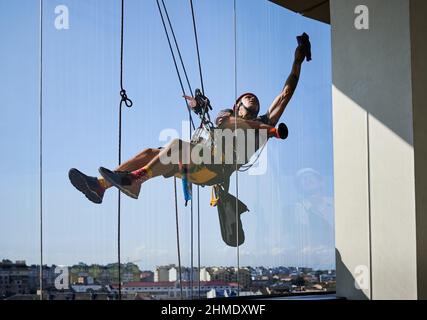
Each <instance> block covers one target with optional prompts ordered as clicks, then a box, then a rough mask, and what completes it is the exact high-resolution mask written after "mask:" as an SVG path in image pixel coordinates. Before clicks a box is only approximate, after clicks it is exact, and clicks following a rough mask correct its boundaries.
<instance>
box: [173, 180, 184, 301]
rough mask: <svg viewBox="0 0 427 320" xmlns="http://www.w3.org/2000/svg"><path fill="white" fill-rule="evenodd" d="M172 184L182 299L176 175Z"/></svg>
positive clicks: (180, 285)
mask: <svg viewBox="0 0 427 320" xmlns="http://www.w3.org/2000/svg"><path fill="white" fill-rule="evenodd" d="M173 186H174V195H175V221H176V246H177V252H178V273H179V275H178V277H179V288H180V292H181V295H180V298H181V299H183V296H182V272H181V249H180V245H179V215H178V196H177V192H176V177H173Z"/></svg>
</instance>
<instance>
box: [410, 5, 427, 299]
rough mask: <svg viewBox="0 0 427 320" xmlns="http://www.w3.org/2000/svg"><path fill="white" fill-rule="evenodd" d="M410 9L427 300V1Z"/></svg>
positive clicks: (422, 285) (422, 291) (421, 265)
mask: <svg viewBox="0 0 427 320" xmlns="http://www.w3.org/2000/svg"><path fill="white" fill-rule="evenodd" d="M410 12H411V54H412V97H413V115H414V149H415V196H416V210H417V215H416V225H417V270H418V272H417V276H418V298H420V299H427V276H426V273H427V167H426V164H427V125H426V124H427V90H426V88H427V59H426V57H427V41H426V32H427V20H426V14H427V1H425V0H412V1H411V3H410Z"/></svg>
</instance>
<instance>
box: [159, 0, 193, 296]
mask: <svg viewBox="0 0 427 320" xmlns="http://www.w3.org/2000/svg"><path fill="white" fill-rule="evenodd" d="M156 3H157V8H158V10H159V14H160V18H161V20H162V25H163V29H164V31H165V35H166V39H167V41H168V45H169V50H170V53H171V56H172V60H173V63H174V66H175V71H176V74H177V76H178V81H179V84H180V87H181V91H182V95H183V96H186V95H187V94H186V92H185V88H184V84H183V81H182V77H181V73H180V71H179V67H178V63H177V59H176V56H175V52H174V50H173V47H172V43H171V39H170V36H169V32H168V29H167V26H166V23H165V18H164V14H163V11H162V9H161V7H160V2H159V0H156ZM162 6H163V9H164V11H165V15H166V17H167V20H168V24H169V28H170V30H171V33H172V36H173V39H174V43H175V48H176V50H177V52H178V56H179V60H180V63H181V67H182V69H183V70H184V74H185V78H186V81H187V85H188V87H189V90H190V92H191V95H192V96H193V92H192V88H191V85H190V81H189V79H188V75H187V71H186V68H185V64H184V60H183V58H182V55H181V51H180V50H179V46H178V41H177V40H176V36H175V32H174V31H173V26H172V23H171V20H170V18H169V14H168V11H167V8H166V5H165V3H164V1H163V0H162ZM184 100H185V103H186V106H187V110H188V116H189V119H190V134H191V129H192V128H195V126H194V122H193V119H192V115H191V108H190V106H189V103H188V101H187V100H186V99H185V98H184ZM174 190H175V212H176V237H177V248H178V250H177V251H178V272H179V285H180V291H181V299H183V295H182V277H181V274H182V266H181V251H180V242H179V225H178V221H179V220H178V202H177V193H176V178H174ZM191 203H193V201H191Z"/></svg>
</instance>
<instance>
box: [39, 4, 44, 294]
mask: <svg viewBox="0 0 427 320" xmlns="http://www.w3.org/2000/svg"><path fill="white" fill-rule="evenodd" d="M39 10H40V11H39V13H40V21H39V28H40V29H39V32H40V39H39V40H40V44H39V50H40V51H39V55H40V56H39V58H40V62H39V139H40V140H39V192H40V193H39V205H40V207H39V210H40V217H39V218H40V270H39V278H40V300H43V0H40V2H39Z"/></svg>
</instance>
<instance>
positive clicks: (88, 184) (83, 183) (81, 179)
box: [68, 168, 105, 204]
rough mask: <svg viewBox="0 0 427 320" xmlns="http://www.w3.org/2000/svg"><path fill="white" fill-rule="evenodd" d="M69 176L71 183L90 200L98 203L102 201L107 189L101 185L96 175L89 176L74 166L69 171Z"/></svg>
mask: <svg viewBox="0 0 427 320" xmlns="http://www.w3.org/2000/svg"><path fill="white" fill-rule="evenodd" d="M68 178H69V179H70V182H71V184H72V185H73V186H74V187H75V188H76V189H77V190H79V191H80V192H82V193H83V194H84V195H85V196H86V198H88V199H89V200H90V201H92V202H94V203H97V204H100V203H102V199H103V198H104V192H105V189H104V188H102V187H101V185H100V184H99V181H98V179H97V178H96V177H90V176H87V175H85V174H84V173H82V172H80V171H79V170H77V169H75V168H72V169H70V171H69V172H68Z"/></svg>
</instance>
